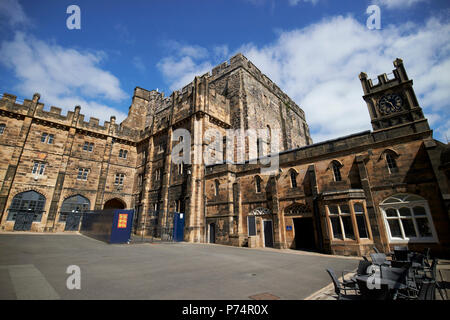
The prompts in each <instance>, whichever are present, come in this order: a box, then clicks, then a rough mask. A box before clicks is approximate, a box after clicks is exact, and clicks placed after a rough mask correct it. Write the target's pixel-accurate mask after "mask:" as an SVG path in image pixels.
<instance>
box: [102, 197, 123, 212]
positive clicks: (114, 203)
mask: <svg viewBox="0 0 450 320" xmlns="http://www.w3.org/2000/svg"><path fill="white" fill-rule="evenodd" d="M103 209H105V210H106V209H125V204H124V203H123V202H122V201H120V200H119V199H111V200H108V201H106V202H105V205H104V206H103Z"/></svg>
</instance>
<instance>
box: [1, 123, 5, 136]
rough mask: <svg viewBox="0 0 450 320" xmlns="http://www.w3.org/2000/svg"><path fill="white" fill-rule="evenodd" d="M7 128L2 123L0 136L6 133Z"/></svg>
mask: <svg viewBox="0 0 450 320" xmlns="http://www.w3.org/2000/svg"><path fill="white" fill-rule="evenodd" d="M5 128H6V124H4V123H0V135H2V134H3V132H5Z"/></svg>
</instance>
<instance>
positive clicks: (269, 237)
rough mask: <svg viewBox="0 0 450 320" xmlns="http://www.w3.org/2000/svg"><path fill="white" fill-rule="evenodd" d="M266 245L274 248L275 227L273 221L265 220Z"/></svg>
mask: <svg viewBox="0 0 450 320" xmlns="http://www.w3.org/2000/svg"><path fill="white" fill-rule="evenodd" d="M264 246H265V247H268V248H273V228H272V221H270V220H266V221H264Z"/></svg>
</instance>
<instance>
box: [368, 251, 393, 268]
mask: <svg viewBox="0 0 450 320" xmlns="http://www.w3.org/2000/svg"><path fill="white" fill-rule="evenodd" d="M370 257H371V258H372V263H373V264H376V265H378V266H381V265H383V264H384V265H390V264H391V262H390V261H388V260H387V259H386V255H385V254H384V253H371V254H370Z"/></svg>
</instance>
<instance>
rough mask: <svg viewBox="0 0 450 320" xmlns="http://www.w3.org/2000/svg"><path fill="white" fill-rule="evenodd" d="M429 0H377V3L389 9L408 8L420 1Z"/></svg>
mask: <svg viewBox="0 0 450 320" xmlns="http://www.w3.org/2000/svg"><path fill="white" fill-rule="evenodd" d="M427 1H429V0H376V1H375V4H379V5H383V6H385V7H387V8H388V9H398V8H408V7H411V6H413V5H415V4H417V3H419V2H427Z"/></svg>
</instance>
